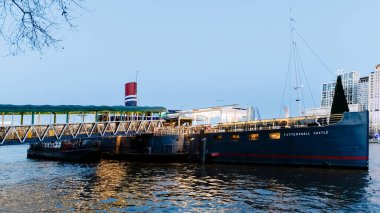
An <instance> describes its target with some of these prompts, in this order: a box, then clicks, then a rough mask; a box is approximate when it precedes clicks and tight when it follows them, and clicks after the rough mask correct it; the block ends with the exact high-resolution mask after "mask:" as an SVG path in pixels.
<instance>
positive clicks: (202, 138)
mask: <svg viewBox="0 0 380 213" xmlns="http://www.w3.org/2000/svg"><path fill="white" fill-rule="evenodd" d="M199 139H200V148H201V150H200V158H201V159H200V161H201V163H202V164H204V163H205V162H206V152H207V150H206V142H207V139H206V138H205V130H204V129H201V131H200V134H199Z"/></svg>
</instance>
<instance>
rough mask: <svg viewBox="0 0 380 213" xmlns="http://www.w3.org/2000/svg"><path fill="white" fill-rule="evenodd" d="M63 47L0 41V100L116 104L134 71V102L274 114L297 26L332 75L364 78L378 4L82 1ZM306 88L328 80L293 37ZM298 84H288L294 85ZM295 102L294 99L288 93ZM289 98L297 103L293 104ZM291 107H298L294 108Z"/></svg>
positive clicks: (374, 57) (379, 44)
mask: <svg viewBox="0 0 380 213" xmlns="http://www.w3.org/2000/svg"><path fill="white" fill-rule="evenodd" d="M84 5H85V7H86V8H87V10H83V11H81V13H82V16H81V17H79V18H78V19H76V20H75V24H76V25H77V26H78V27H77V29H76V30H70V29H67V27H62V29H61V30H59V31H58V32H57V36H58V37H59V38H62V42H61V44H60V45H62V47H63V48H62V49H60V48H59V49H54V48H53V49H49V50H45V51H44V52H43V53H40V52H35V51H32V50H27V51H26V52H25V53H21V54H18V55H16V56H4V55H7V47H6V46H4V45H3V44H2V46H0V55H3V57H0V73H1V77H0V90H1V93H0V104H38V105H39V104H51V105H59V104H80V105H122V104H123V101H124V83H126V82H128V81H134V80H135V78H136V71H137V70H139V74H138V98H139V105H145V106H164V107H166V108H169V109H191V108H200V107H209V106H215V105H220V104H240V105H241V106H254V107H258V108H259V110H260V113H261V115H262V117H265V118H273V117H278V115H279V110H280V109H281V107H282V105H281V100H282V94H283V89H284V84H285V79H286V73H287V70H288V64H289V62H288V61H289V44H290V42H289V34H290V29H289V10H290V8H292V11H293V18H294V19H295V28H296V29H297V31H298V32H299V33H300V34H301V35H302V36H303V38H305V40H307V42H308V44H309V45H310V46H311V47H312V48H313V50H314V51H315V52H316V53H317V54H318V56H319V57H320V58H321V59H322V60H323V61H324V63H326V65H327V66H328V67H329V68H330V69H331V70H332V71H333V72H334V73H335V72H336V71H337V70H341V69H344V70H345V71H352V70H355V71H358V72H359V73H360V74H361V76H366V75H368V74H369V73H370V72H371V71H373V70H374V66H375V65H376V64H378V63H380V57H379V56H380V54H379V50H380V39H379V38H380V37H379V35H380V27H379V23H380V12H379V11H380V10H379V9H380V1H377V0H367V1H357V0H355V1H350V0H336V1H329V0H318V1H302V0H299V1H295V0H292V1H290V0H283V1H274V0H273V1H272V0H233V1H232V0H229V1H227V0H192V1H186V0H138V1H137V0H134V1H131V0H125V1H101V0H91V1H86V2H85V4H84ZM295 42H297V46H298V48H299V54H300V56H301V59H302V64H303V66H304V70H305V73H306V76H307V78H308V81H309V83H310V88H311V93H312V95H310V93H309V92H308V90H307V89H306V83H305V82H304V101H305V105H306V108H310V107H314V104H313V101H312V98H311V97H312V96H313V97H314V99H315V102H316V104H317V107H318V106H320V98H321V94H320V93H321V84H322V83H324V82H329V81H333V80H335V77H334V76H333V75H331V73H330V72H329V71H328V70H327V69H326V68H325V67H324V66H323V65H322V63H320V62H319V60H318V59H317V57H315V56H314V55H313V53H312V52H311V51H310V49H309V48H308V47H307V46H306V45H305V43H303V42H302V40H300V39H299V38H297V37H295ZM293 86H295V85H293ZM293 98H294V95H293ZM293 104H294V103H293ZM292 110H293V111H297V109H292Z"/></svg>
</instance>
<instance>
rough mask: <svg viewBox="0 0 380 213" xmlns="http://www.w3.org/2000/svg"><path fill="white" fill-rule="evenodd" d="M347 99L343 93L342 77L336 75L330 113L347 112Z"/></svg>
mask: <svg viewBox="0 0 380 213" xmlns="http://www.w3.org/2000/svg"><path fill="white" fill-rule="evenodd" d="M349 111H350V110H349V109H348V104H347V99H346V96H345V94H344V89H343V84H342V77H341V76H338V79H337V80H336V85H335V94H334V99H333V102H332V106H331V114H342V113H344V112H349Z"/></svg>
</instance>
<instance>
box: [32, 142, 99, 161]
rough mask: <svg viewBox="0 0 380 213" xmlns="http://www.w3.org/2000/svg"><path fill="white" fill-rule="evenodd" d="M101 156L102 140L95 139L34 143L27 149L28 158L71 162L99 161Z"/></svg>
mask: <svg viewBox="0 0 380 213" xmlns="http://www.w3.org/2000/svg"><path fill="white" fill-rule="evenodd" d="M100 156H101V154H100V141H94V140H74V141H73V140H71V141H61V142H54V143H41V142H40V143H33V144H30V147H29V149H28V151H27V157H28V158H34V159H50V160H61V161H71V162H91V161H98V160H100Z"/></svg>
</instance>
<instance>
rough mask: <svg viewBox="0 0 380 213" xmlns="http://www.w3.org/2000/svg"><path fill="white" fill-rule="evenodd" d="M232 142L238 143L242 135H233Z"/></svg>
mask: <svg viewBox="0 0 380 213" xmlns="http://www.w3.org/2000/svg"><path fill="white" fill-rule="evenodd" d="M230 139H231V141H238V140H239V139H240V135H238V134H233V135H231V138H230Z"/></svg>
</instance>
